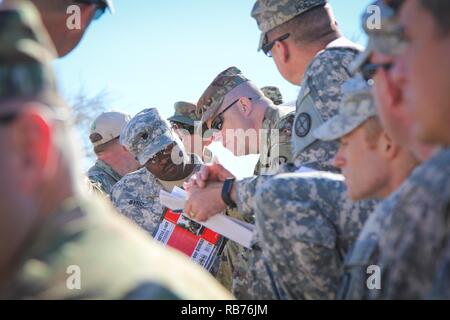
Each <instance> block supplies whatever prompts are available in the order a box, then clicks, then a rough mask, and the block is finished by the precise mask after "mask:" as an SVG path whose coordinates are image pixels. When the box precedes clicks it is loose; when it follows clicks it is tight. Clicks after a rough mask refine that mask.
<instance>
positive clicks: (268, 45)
mask: <svg viewBox="0 0 450 320" xmlns="http://www.w3.org/2000/svg"><path fill="white" fill-rule="evenodd" d="M289 36H290V34H289V33H286V34H284V35H282V36H280V37H278V38H276V39H274V40H273V41H271V42H269V43H266V44H263V46H262V48H261V49H262V51H263V52H264V54H265V55H266V56H268V57H269V58H271V57H272V48H273V46H274V45H275V42H277V41H283V40H286V39H287V38H289Z"/></svg>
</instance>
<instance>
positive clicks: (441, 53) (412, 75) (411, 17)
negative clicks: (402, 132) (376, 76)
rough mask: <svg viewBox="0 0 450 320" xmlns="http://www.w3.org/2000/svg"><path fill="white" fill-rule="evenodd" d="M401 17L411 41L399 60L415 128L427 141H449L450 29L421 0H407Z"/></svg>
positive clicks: (416, 133)
mask: <svg viewBox="0 0 450 320" xmlns="http://www.w3.org/2000/svg"><path fill="white" fill-rule="evenodd" d="M399 19H400V23H401V25H402V27H403V28H404V30H405V37H406V41H407V44H406V48H405V50H404V52H403V53H402V55H401V56H399V58H398V60H399V63H400V64H403V65H402V68H401V69H402V70H401V71H402V72H401V74H400V76H401V77H402V78H403V80H404V81H403V83H402V84H403V91H404V95H405V100H406V104H407V106H408V108H410V111H411V113H412V115H413V118H414V125H413V132H414V134H415V135H416V136H417V137H418V138H419V139H420V140H422V141H424V142H428V143H438V144H446V145H449V144H450V90H449V88H450V59H449V58H448V57H449V56H450V33H449V34H445V35H444V34H442V33H441V32H440V30H439V29H438V27H437V25H436V23H435V21H434V19H433V16H432V15H431V14H430V13H429V12H428V11H426V10H425V9H423V8H422V6H421V4H420V2H419V1H418V0H408V1H406V2H405V4H404V5H403V7H402V9H401V11H400V16H399Z"/></svg>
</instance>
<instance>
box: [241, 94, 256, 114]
mask: <svg viewBox="0 0 450 320" xmlns="http://www.w3.org/2000/svg"><path fill="white" fill-rule="evenodd" d="M239 110H240V111H241V113H242V114H243V115H244V116H245V117H248V116H249V115H250V114H251V113H252V111H253V103H252V101H251V100H250V99H249V98H248V97H241V98H240V99H239Z"/></svg>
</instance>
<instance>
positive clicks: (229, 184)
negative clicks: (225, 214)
mask: <svg viewBox="0 0 450 320" xmlns="http://www.w3.org/2000/svg"><path fill="white" fill-rule="evenodd" d="M235 180H236V178H228V179H226V180H225V182H224V183H223V187H222V200H223V202H225V204H226V205H227V206H228V208H230V209H234V208H236V203H235V202H234V201H233V200H231V189H233V184H234V181H235Z"/></svg>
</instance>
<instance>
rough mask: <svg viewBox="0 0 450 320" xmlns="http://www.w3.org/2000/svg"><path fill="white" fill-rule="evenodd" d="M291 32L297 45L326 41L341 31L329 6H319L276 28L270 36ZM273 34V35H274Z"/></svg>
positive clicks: (291, 36) (291, 37)
mask: <svg viewBox="0 0 450 320" xmlns="http://www.w3.org/2000/svg"><path fill="white" fill-rule="evenodd" d="M286 33H289V34H290V37H289V39H292V40H293V41H294V43H295V44H296V45H305V44H311V43H317V42H321V41H324V40H325V39H327V38H328V37H330V36H331V35H336V34H337V33H339V31H338V28H337V25H336V23H335V20H334V19H333V17H332V14H331V13H330V9H329V7H328V6H325V5H324V6H318V7H315V8H313V9H311V10H309V11H306V12H305V13H302V14H299V15H298V16H296V17H294V18H292V19H291V20H289V21H287V22H285V23H283V24H282V25H280V26H278V27H276V28H274V29H273V30H271V31H270V32H269V36H270V38H274V37H275V36H281V35H283V34H286ZM272 35H273V36H272Z"/></svg>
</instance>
